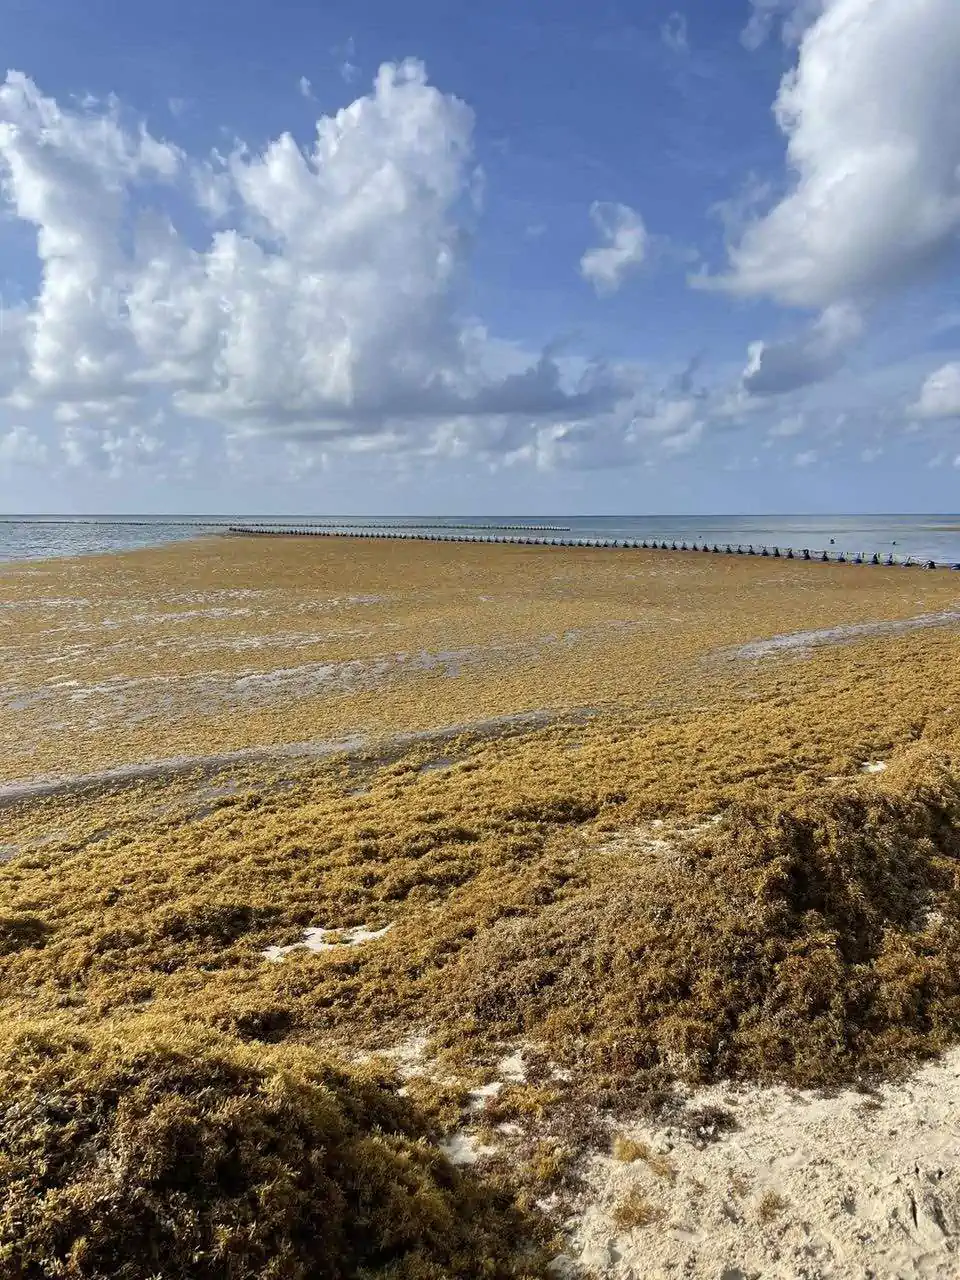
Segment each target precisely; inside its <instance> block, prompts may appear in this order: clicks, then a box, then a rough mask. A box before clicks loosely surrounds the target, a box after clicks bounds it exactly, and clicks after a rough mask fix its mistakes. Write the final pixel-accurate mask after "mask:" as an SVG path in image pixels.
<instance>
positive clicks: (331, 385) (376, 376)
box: [0, 61, 642, 473]
mask: <svg viewBox="0 0 960 1280" xmlns="http://www.w3.org/2000/svg"><path fill="white" fill-rule="evenodd" d="M472 134H473V115H472V112H471V110H470V108H469V107H468V106H467V105H466V104H465V103H463V102H461V101H460V100H459V99H457V98H455V97H453V96H451V95H446V94H443V93H441V92H440V91H439V90H438V89H436V88H435V87H434V86H432V85H431V84H429V82H428V80H427V77H426V73H425V71H424V68H423V67H422V66H421V65H420V64H419V63H417V62H414V61H408V62H405V63H402V64H400V65H385V66H383V67H382V68H381V69H380V71H379V73H378V75H377V77H376V80H375V82H374V85H373V88H372V90H371V92H369V93H367V94H366V95H364V96H361V97H359V98H357V100H356V101H354V102H352V103H351V104H350V105H349V106H347V107H345V108H344V109H343V110H341V111H339V112H337V113H336V114H335V115H333V116H326V117H322V118H321V119H320V120H318V122H317V126H316V134H315V138H314V140H313V143H312V145H311V146H310V147H309V148H306V149H304V148H301V147H300V146H298V144H297V143H296V142H295V141H294V140H293V138H292V137H291V136H290V135H289V134H282V135H281V136H280V137H279V138H277V139H275V140H274V141H272V142H271V143H269V145H267V146H266V147H265V148H264V149H263V150H262V151H259V152H251V151H250V150H249V149H248V148H246V147H244V146H243V145H242V144H238V145H237V146H236V148H235V149H234V150H233V151H232V152H231V153H230V154H229V155H221V154H218V153H214V154H212V155H211V156H209V157H200V158H192V157H189V156H186V155H184V154H183V153H182V152H181V151H180V150H178V149H177V148H176V147H174V146H172V145H170V144H169V143H167V142H164V141H162V140H160V139H157V138H155V137H153V136H152V135H150V134H149V133H148V132H147V131H146V130H145V129H144V128H143V127H140V128H136V127H132V126H129V125H128V124H126V123H125V121H124V119H123V118H122V116H121V112H120V110H119V108H118V106H117V105H116V104H115V103H113V102H110V103H107V104H97V103H89V104H87V105H86V106H84V107H83V108H81V109H78V110H77V109H67V108H65V107H62V106H61V105H60V104H58V103H57V102H56V101H54V100H53V99H52V98H49V97H45V96H44V95H43V94H42V93H41V92H40V90H39V89H38V88H37V87H36V86H35V85H34V84H33V82H32V81H30V80H29V79H28V78H27V77H26V76H24V75H22V74H20V73H10V74H9V75H8V77H7V80H6V82H5V84H4V85H3V86H2V88H0V172H2V175H3V179H4V183H3V192H4V195H5V197H6V200H7V202H8V204H9V206H10V208H11V209H12V211H13V212H14V213H15V214H16V215H17V216H18V217H19V218H21V219H22V220H24V221H26V222H28V223H32V224H33V225H34V226H35V227H36V234H37V253H38V258H39V263H40V268H41V285H40V289H39V292H38V295H37V297H36V299H35V300H34V302H33V304H32V306H31V307H30V308H29V309H28V310H27V311H25V313H24V315H23V316H22V317H21V323H20V328H19V333H18V336H17V340H16V344H15V345H16V349H15V351H14V352H13V354H12V355H11V354H10V353H9V352H8V353H7V355H6V356H4V353H3V352H0V357H3V358H0V378H2V377H5V378H6V383H5V390H6V392H7V398H8V400H11V401H12V402H13V403H16V404H19V405H21V406H23V407H25V408H31V407H33V408H42V407H44V406H46V407H48V408H50V407H52V410H53V412H54V413H55V415H56V416H58V417H59V418H60V419H61V421H63V422H64V423H66V424H67V427H68V428H69V430H68V433H67V434H66V435H65V437H64V441H63V453H64V457H65V459H66V461H67V462H68V463H71V464H72V465H90V466H94V467H99V468H100V469H106V470H108V471H110V472H111V473H112V472H114V471H116V470H117V469H118V468H120V469H122V468H124V467H126V466H128V465H131V463H132V462H133V461H135V460H139V462H141V463H144V464H151V462H152V460H153V459H154V458H155V456H156V453H157V450H156V448H155V447H154V446H153V445H152V444H151V441H152V440H153V439H154V437H153V436H151V435H150V434H149V433H147V434H143V433H141V434H139V435H138V434H137V432H138V431H139V430H140V429H139V427H136V428H131V426H130V424H131V423H136V422H137V421H139V420H140V419H141V418H142V410H143V406H144V404H146V403H151V404H152V403H153V402H156V401H158V400H159V401H160V402H161V403H163V404H166V405H168V406H170V407H172V409H173V410H175V411H178V412H180V413H181V414H184V415H189V416H191V417H193V418H199V419H206V420H210V421H214V422H216V423H219V424H222V425H224V426H225V427H226V428H227V429H228V430H230V431H232V432H233V433H235V434H236V435H237V436H238V438H239V437H241V436H243V435H245V434H246V435H254V434H260V435H270V434H273V435H276V436H279V437H281V438H282V439H284V440H293V441H297V442H299V443H300V444H301V445H307V444H309V443H310V442H311V441H312V442H314V443H315V444H316V445H317V447H319V445H320V444H323V445H324V446H326V445H331V446H332V447H337V448H351V447H353V446H356V447H357V448H359V447H363V448H364V449H369V448H371V447H373V448H378V447H379V448H382V449H384V450H390V449H393V448H401V447H406V448H408V449H412V450H414V451H416V450H422V449H423V448H424V447H426V446H427V445H428V444H429V440H430V438H431V434H432V433H434V432H436V431H438V430H441V429H442V428H443V427H444V424H446V423H449V422H463V421H468V422H469V421H476V422H478V423H480V424H481V427H482V432H483V433H485V435H486V438H487V439H488V440H496V439H498V438H502V439H503V440H504V441H508V440H511V439H512V438H513V437H514V436H520V437H525V438H526V439H527V440H530V439H534V438H535V437H536V433H537V432H538V431H541V430H542V429H543V428H544V427H545V426H549V425H550V424H562V425H563V426H564V429H566V430H569V431H571V432H575V431H579V430H580V426H579V424H580V423H581V422H582V421H585V420H589V419H592V418H593V417H594V416H596V415H603V414H609V413H610V412H612V410H613V409H614V407H615V406H616V405H617V404H619V403H620V402H621V401H622V400H623V398H624V396H625V395H627V394H628V392H629V388H625V387H624V385H623V383H622V379H620V378H619V377H618V376H617V375H615V374H614V373H612V372H611V371H609V370H607V369H605V368H603V367H602V366H600V365H594V366H589V367H586V368H583V367H581V368H579V369H578V370H576V371H573V370H572V368H571V367H570V365H569V362H564V361H563V360H562V359H560V358H559V356H558V355H557V354H556V353H555V352H552V351H548V352H544V353H542V354H541V355H540V356H534V357H533V358H529V357H525V358H518V357H516V356H515V357H514V358H513V359H512V360H511V361H509V362H508V364H507V365H506V366H505V365H504V362H503V359H502V354H503V353H502V348H503V344H498V343H497V342H496V341H495V340H494V339H492V338H491V337H490V336H489V335H488V334H487V333H486V331H485V330H484V329H483V328H482V326H479V325H477V324H475V323H466V322H465V321H464V319H463V318H462V316H461V314H460V309H459V304H460V284H461V281H462V279H463V275H464V269H465V265H466V263H465V255H466V249H467V243H468V237H467V236H466V234H465V231H464V227H463V225H462V222H461V216H462V212H463V210H464V208H465V207H466V206H467V205H468V204H469V202H470V198H471V195H472V193H473V191H474V190H475V172H476V170H475V166H474V162H473V158H472ZM174 186H176V188H177V191H178V199H179V198H181V197H183V196H189V197H192V198H193V200H194V201H195V202H196V204H197V205H198V206H199V207H200V208H201V209H202V210H203V211H204V212H205V213H206V214H208V215H209V216H210V217H211V218H212V219H213V220H214V222H215V224H223V223H224V222H226V221H227V220H229V225H226V226H224V225H219V226H218V228H217V229H216V230H214V231H213V232H212V233H211V235H210V239H209V242H208V243H206V244H201V245H200V246H199V247H197V246H196V244H195V243H192V242H191V241H190V240H188V239H187V238H186V237H185V236H184V235H182V234H181V233H180V232H179V231H178V229H177V226H176V225H175V223H174V221H173V219H172V217H171V216H170V212H169V210H170V209H171V208H172V207H174V202H172V201H169V200H167V201H166V204H165V203H164V197H163V189H164V187H168V188H172V187H174ZM628 212H629V211H628ZM615 218H616V219H617V221H616V223H615V226H614V231H613V235H612V239H613V240H614V241H616V243H615V244H614V245H612V246H611V249H612V251H613V252H614V254H615V261H614V263H613V264H611V265H608V266H607V268H606V271H607V274H608V277H609V278H613V277H619V274H620V273H622V271H624V270H626V268H627V266H628V265H629V262H628V259H630V258H631V257H633V256H636V254H637V242H636V237H635V236H634V237H633V239H631V235H630V232H629V228H622V229H621V227H620V221H619V215H617V214H615ZM604 225H606V224H604ZM640 225H641V227H642V224H640ZM621 231H622V234H621V235H620V239H617V236H618V233H619V232H621ZM603 261H605V260H604V259H601V262H603ZM600 270H601V273H602V272H603V270H604V268H603V267H601V268H600ZM9 331H11V330H8V332H9ZM7 357H9V358H7ZM3 389H4V388H0V390H3ZM91 419H100V420H101V421H102V423H103V424H105V425H106V426H107V427H109V428H110V430H111V431H112V432H113V434H112V435H110V434H108V435H103V434H102V433H100V434H97V433H96V431H93V428H91V427H90V420H91ZM84 424H86V425H84ZM121 427H122V428H123V429H122V430H121ZM478 430H480V428H478ZM71 431H72V434H71V433H70V432H71ZM91 431H93V434H90V432H91ZM398 442H399V443H398ZM517 447H518V448H519V447H522V446H519V445H518V446H517ZM515 451H516V450H514V452H515Z"/></svg>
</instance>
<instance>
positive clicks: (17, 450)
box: [0, 426, 48, 467]
mask: <svg viewBox="0 0 960 1280" xmlns="http://www.w3.org/2000/svg"><path fill="white" fill-rule="evenodd" d="M47 454H48V450H47V446H46V445H45V444H44V443H43V441H42V440H41V439H40V438H39V436H37V435H36V434H35V433H34V432H33V431H30V430H28V428H27V427H24V426H16V427H11V428H10V430H9V431H8V432H7V433H6V434H5V435H0V467H12V466H24V467H39V466H42V465H43V464H44V463H45V462H46V460H47Z"/></svg>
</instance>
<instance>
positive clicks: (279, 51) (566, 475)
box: [0, 0, 960, 515]
mask: <svg viewBox="0 0 960 1280" xmlns="http://www.w3.org/2000/svg"><path fill="white" fill-rule="evenodd" d="M0 30H2V31H3V53H4V56H5V61H6V67H7V70H6V73H5V80H4V81H3V83H2V84H0V510H2V511H4V512H8V513H9V512H65V513H67V512H69V513H87V512H118V513H122V512H127V513H132V512H170V513H188V512H251V513H252V512H263V513H276V514H287V513H289V514H293V513H307V514H317V515H320V514H359V513H364V514H391V515H400V514H431V515H443V514H480V513H483V514H529V515H536V514H553V513H584V514H586V513H589V514H614V513H616V514H637V515H642V514H648V513H649V514H653V513H656V514H660V513H670V512H676V513H697V512H709V513H739V512H758V513H766V512H791V513H793V512H810V513H820V512H844V511H851V512H856V511H861V512H863V511H866V512H880V511H907V512H913V511H917V512H921V511H935V512H947V511H953V510H957V509H958V508H960V502H958V501H957V491H958V486H960V432H958V427H960V295H958V290H957V284H956V281H957V266H958V236H960V98H958V96H957V93H956V85H957V83H958V77H960V4H958V3H957V0H646V2H645V3H638V2H637V0H634V3H632V4H628V3H626V2H625V0H594V2H593V3H591V4H589V5H586V4H583V3H582V2H581V0H485V3H484V4H482V5H480V4H470V5H467V4H464V3H460V0H350V3H345V2H344V0H325V2H324V4H322V5H320V4H317V3H315V0H310V2H307V0H270V2H269V3H267V2H266V0H231V3H229V4H226V3H223V2H222V0H204V3H197V2H196V0H190V2H189V3H187V0H163V3H162V4H161V3H153V2H152V0H151V2H150V3H145V2H144V0H127V2H126V3H125V4H123V5H120V4H118V3H116V0H86V3H85V4H83V5H78V4H77V3H76V0H0ZM2 75H3V71H2V69H0V76H2Z"/></svg>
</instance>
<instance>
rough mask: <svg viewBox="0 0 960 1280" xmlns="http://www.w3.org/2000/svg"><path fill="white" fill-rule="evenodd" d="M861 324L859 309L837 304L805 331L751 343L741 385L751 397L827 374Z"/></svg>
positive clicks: (793, 388)
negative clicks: (792, 335) (777, 339)
mask: <svg viewBox="0 0 960 1280" xmlns="http://www.w3.org/2000/svg"><path fill="white" fill-rule="evenodd" d="M862 330H863V324H862V321H861V319H860V314H859V312H858V311H857V310H856V309H855V308H854V307H850V306H845V305H843V304H840V303H837V304H836V305H834V306H832V307H828V308H827V309H826V311H824V313H823V315H821V316H820V318H819V319H818V320H817V321H816V322H815V323H814V324H813V325H812V326H811V327H810V328H809V329H808V330H807V331H806V332H805V333H802V334H800V335H798V336H797V337H795V338H788V339H786V340H785V341H783V342H752V343H751V344H750V346H749V347H748V348H747V365H746V368H745V369H744V371H743V378H742V382H743V387H744V390H745V391H747V392H748V393H749V394H750V395H753V396H772V395H781V394H782V393H784V392H786V391H796V390H797V389H798V388H799V387H805V386H809V385H810V384H811V383H814V382H821V381H823V379H824V378H828V377H830V375H831V374H833V373H835V372H836V371H837V370H838V369H839V368H840V367H841V366H842V364H843V361H844V359H845V357H846V354H847V352H848V350H849V349H850V347H851V345H852V344H853V343H854V342H855V341H856V340H857V338H859V336H860V334H861V332H862Z"/></svg>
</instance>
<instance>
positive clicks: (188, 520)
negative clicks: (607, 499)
mask: <svg viewBox="0 0 960 1280" xmlns="http://www.w3.org/2000/svg"><path fill="white" fill-rule="evenodd" d="M231 524H235V525H244V524H246V525H249V524H261V525H263V524H269V525H271V526H276V527H293V528H303V527H305V526H307V525H326V526H327V527H330V528H337V529H339V530H342V531H344V532H349V531H355V532H368V533H369V532H374V531H380V532H388V531H394V532H401V531H402V532H404V533H409V534H417V533H434V534H436V533H438V532H442V531H444V530H448V531H457V532H462V533H464V534H467V535H470V536H473V537H482V536H484V535H486V536H498V535H499V536H510V534H515V533H516V532H517V531H518V530H523V529H527V530H530V531H531V534H533V532H534V531H535V530H543V531H544V532H543V534H542V536H545V537H554V536H555V537H562V538H564V539H584V540H589V539H595V538H606V539H621V540H622V539H630V540H642V539H644V538H646V539H648V540H649V539H653V538H656V539H658V540H664V539H665V540H666V541H668V542H672V541H677V542H680V541H683V540H686V541H687V542H694V541H698V542H703V541H706V542H709V543H711V544H712V543H714V542H716V543H719V544H723V545H726V544H727V543H731V544H732V545H734V546H735V545H736V544H738V543H740V544H742V545H743V546H744V547H746V546H748V545H753V546H754V547H756V548H757V549H759V548H760V547H762V546H768V547H771V548H772V547H774V546H778V547H780V548H781V549H783V548H786V547H792V548H794V550H801V549H802V548H805V547H806V548H809V549H810V550H811V551H822V550H825V549H828V550H829V551H830V552H831V554H834V553H839V552H843V553H845V554H846V555H848V556H850V557H852V556H855V555H857V554H859V553H863V554H865V555H873V554H874V553H879V554H880V555H882V556H884V557H886V556H887V555H888V554H891V553H892V554H894V555H895V556H896V557H897V559H898V560H899V559H902V558H904V557H907V556H912V557H914V558H915V559H923V560H935V561H937V563H942V564H955V563H960V516H957V515H833V516H802V515H765V516H756V515H750V516H747V515H740V516H736V515H735V516H716V515H702V516H672V515H664V516H656V515H650V516H626V515H624V516H563V515H558V516H446V517H439V516H431V517H417V516H411V517H399V516H391V517H380V516H377V515H369V516H362V517H361V516H337V515H323V516H319V515H301V516H265V515H243V514H239V513H238V514H236V515H189V516H158V515H134V516H112V515H91V516H40V515H7V516H0V562H10V561H18V560H41V559H48V558H50V557H64V556H78V555H90V554H93V553H105V552H118V551H131V550H135V549H137V548H141V547H153V546H162V545H163V544H165V543H168V542H180V541H183V540H184V539H187V538H197V537H203V536H216V535H217V534H222V533H223V532H225V530H226V529H227V528H228V527H229V526H230V525H231Z"/></svg>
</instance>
